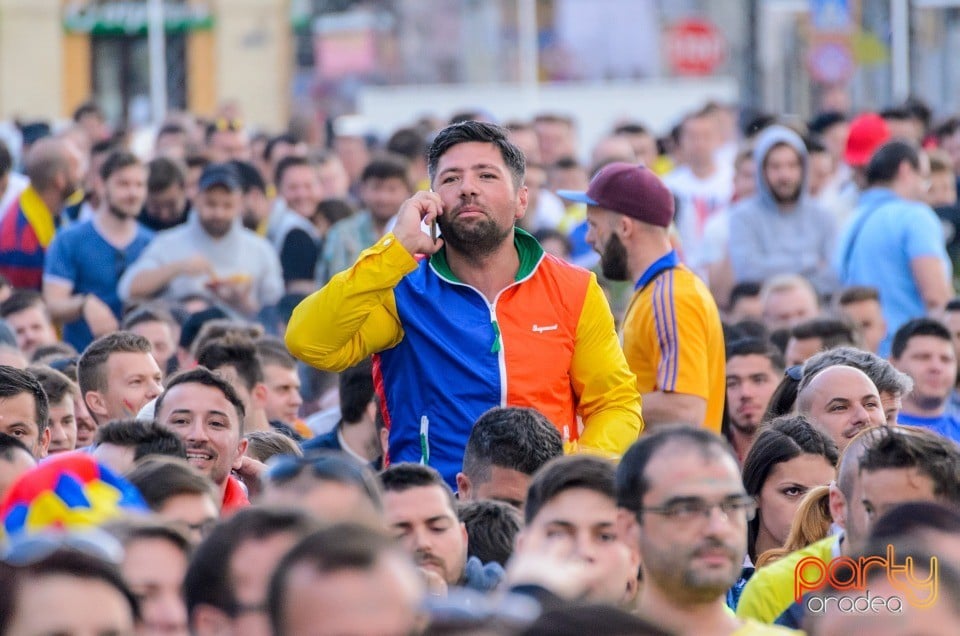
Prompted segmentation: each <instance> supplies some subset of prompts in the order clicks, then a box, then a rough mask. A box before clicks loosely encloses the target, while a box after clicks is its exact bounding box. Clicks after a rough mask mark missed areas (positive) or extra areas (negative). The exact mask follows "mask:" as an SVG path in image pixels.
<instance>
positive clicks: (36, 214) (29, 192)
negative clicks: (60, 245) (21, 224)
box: [20, 186, 56, 249]
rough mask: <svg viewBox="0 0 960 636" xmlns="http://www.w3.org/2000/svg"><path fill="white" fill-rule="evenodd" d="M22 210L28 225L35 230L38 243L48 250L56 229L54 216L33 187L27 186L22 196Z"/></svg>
mask: <svg viewBox="0 0 960 636" xmlns="http://www.w3.org/2000/svg"><path fill="white" fill-rule="evenodd" d="M20 209H21V210H23V216H25V217H26V219H27V223H29V224H30V227H32V228H33V233H34V234H36V235H37V241H38V242H39V243H40V245H41V246H42V247H43V249H47V247H48V246H49V245H50V241H52V240H53V234H54V232H56V227H55V226H54V223H53V215H52V214H51V213H50V210H49V209H47V204H46V203H44V202H43V199H41V198H40V194H39V193H38V192H37V191H36V190H34V189H33V186H27V189H26V190H24V191H23V194H21V195H20Z"/></svg>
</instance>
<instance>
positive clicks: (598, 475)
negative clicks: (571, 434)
mask: <svg viewBox="0 0 960 636" xmlns="http://www.w3.org/2000/svg"><path fill="white" fill-rule="evenodd" d="M574 488H583V489H586V490H590V491H593V492H596V493H598V494H600V495H602V496H604V497H607V498H608V499H610V501H611V502H617V488H616V468H615V467H614V465H613V464H612V463H611V462H609V461H607V460H606V459H603V458H601V457H595V456H592V455H566V456H564V457H557V458H555V459H552V460H550V461H549V462H547V463H546V464H545V465H544V466H543V468H541V469H540V470H538V471H537V473H536V474H535V475H534V476H533V480H531V482H530V487H529V488H528V489H527V501H526V503H525V504H524V507H523V520H524V523H525V524H526V525H528V526H529V525H530V524H531V523H532V522H533V520H534V519H536V517H537V515H538V514H539V513H540V510H541V509H542V508H543V507H544V506H545V505H547V504H548V503H549V502H550V501H551V500H552V499H554V498H555V497H557V496H558V495H560V494H562V493H564V492H566V491H568V490H573V489H574Z"/></svg>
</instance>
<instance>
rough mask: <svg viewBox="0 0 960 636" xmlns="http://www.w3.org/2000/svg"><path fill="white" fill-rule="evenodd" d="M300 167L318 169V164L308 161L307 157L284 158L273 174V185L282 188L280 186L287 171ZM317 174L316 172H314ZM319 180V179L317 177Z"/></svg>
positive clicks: (291, 156)
mask: <svg viewBox="0 0 960 636" xmlns="http://www.w3.org/2000/svg"><path fill="white" fill-rule="evenodd" d="M299 166H305V167H307V168H316V164H315V163H314V162H313V161H311V160H310V159H308V158H307V157H300V156H297V155H289V156H287V157H284V158H283V159H281V160H280V161H279V162H278V163H277V167H276V169H275V170H274V173H273V184H274V185H275V186H277V187H278V188H279V187H280V184H281V183H282V182H283V177H284V175H286V173H287V171H288V170H290V169H291V168H297V167H299ZM314 172H315V170H314ZM317 178H318V179H319V177H317Z"/></svg>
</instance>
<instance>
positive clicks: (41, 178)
mask: <svg viewBox="0 0 960 636" xmlns="http://www.w3.org/2000/svg"><path fill="white" fill-rule="evenodd" d="M82 162H83V157H82V155H81V153H80V150H79V149H78V148H77V146H76V145H75V144H74V143H73V142H72V141H70V140H68V139H59V138H55V137H44V138H43V139H41V140H40V141H38V142H36V143H35V144H33V145H32V146H30V151H29V152H28V153H27V156H26V159H25V161H24V172H25V173H26V175H27V176H28V177H29V178H30V183H31V185H33V187H34V188H35V189H36V190H37V191H38V192H41V193H44V192H48V191H50V190H52V189H59V190H65V191H67V192H66V193H67V194H69V193H70V192H72V191H73V190H74V189H75V188H76V184H77V183H79V178H80V173H81V172H82V170H81V164H82ZM71 186H72V187H71Z"/></svg>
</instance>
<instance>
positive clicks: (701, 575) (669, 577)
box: [645, 536, 746, 602]
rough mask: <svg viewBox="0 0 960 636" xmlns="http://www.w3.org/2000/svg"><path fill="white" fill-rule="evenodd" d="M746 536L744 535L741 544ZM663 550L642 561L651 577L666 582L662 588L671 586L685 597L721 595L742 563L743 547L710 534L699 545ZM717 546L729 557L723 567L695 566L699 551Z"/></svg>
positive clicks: (702, 599) (698, 599) (699, 599)
mask: <svg viewBox="0 0 960 636" xmlns="http://www.w3.org/2000/svg"><path fill="white" fill-rule="evenodd" d="M745 540H746V537H745V536H744V544H745ZM676 548H677V549H675V550H669V551H667V553H663V554H659V555H657V554H654V555H653V558H652V559H646V563H645V565H646V566H647V568H648V569H649V570H650V571H651V577H656V578H657V579H660V580H662V581H663V583H666V585H665V586H663V585H662V584H661V585H662V586H663V587H666V588H673V589H674V591H676V592H677V593H678V595H682V596H683V597H685V598H686V599H687V600H690V601H696V602H706V601H711V600H714V599H716V598H717V597H719V596H722V595H723V594H724V593H725V592H726V591H727V590H728V589H730V586H732V585H733V584H734V583H736V582H737V578H739V576H740V570H741V565H742V563H743V556H744V553H743V551H738V550H737V549H736V548H734V547H733V546H731V545H727V544H726V543H724V542H722V541H720V540H719V539H716V538H713V537H707V538H705V539H704V540H703V541H702V542H700V544H699V545H697V546H695V547H693V548H690V549H687V550H684V549H681V548H680V547H679V546H676ZM705 550H721V551H723V552H726V553H727V555H728V556H729V558H730V564H729V567H727V568H705V567H703V566H700V567H696V566H695V565H694V564H693V561H694V559H696V557H697V556H698V555H699V553H700V552H701V551H705Z"/></svg>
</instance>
